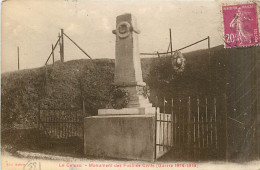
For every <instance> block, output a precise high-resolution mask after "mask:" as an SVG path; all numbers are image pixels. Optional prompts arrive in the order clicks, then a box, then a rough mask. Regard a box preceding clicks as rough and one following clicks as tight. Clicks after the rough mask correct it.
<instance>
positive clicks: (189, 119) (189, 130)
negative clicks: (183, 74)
mask: <svg viewBox="0 0 260 170" xmlns="http://www.w3.org/2000/svg"><path fill="white" fill-rule="evenodd" d="M187 132H188V139H187V140H188V141H187V145H188V147H187V148H188V152H190V149H191V103H190V96H189V100H188V126H187ZM188 155H190V154H189V153H188Z"/></svg>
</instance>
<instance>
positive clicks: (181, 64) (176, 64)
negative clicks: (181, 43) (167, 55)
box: [172, 51, 186, 73]
mask: <svg viewBox="0 0 260 170" xmlns="http://www.w3.org/2000/svg"><path fill="white" fill-rule="evenodd" d="M185 61H186V59H185V58H184V56H183V54H182V53H181V52H180V51H176V52H175V53H174V56H173V60H172V65H173V69H174V70H175V71H176V72H177V73H180V72H183V71H184V68H185Z"/></svg>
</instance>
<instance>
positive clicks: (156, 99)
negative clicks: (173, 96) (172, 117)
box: [154, 96, 158, 161]
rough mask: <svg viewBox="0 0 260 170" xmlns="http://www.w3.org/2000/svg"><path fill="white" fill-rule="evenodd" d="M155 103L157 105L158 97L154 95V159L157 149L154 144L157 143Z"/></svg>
mask: <svg viewBox="0 0 260 170" xmlns="http://www.w3.org/2000/svg"><path fill="white" fill-rule="evenodd" d="M157 105H158V97H157V96H156V98H155V118H154V119H155V120H154V122H155V124H154V161H155V160H156V156H157V155H156V154H157V153H156V149H157V146H156V144H157V141H156V139H157Z"/></svg>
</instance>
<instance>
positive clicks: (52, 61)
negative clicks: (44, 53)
mask: <svg viewBox="0 0 260 170" xmlns="http://www.w3.org/2000/svg"><path fill="white" fill-rule="evenodd" d="M51 49H52V64H54V47H53V44H52V45H51Z"/></svg>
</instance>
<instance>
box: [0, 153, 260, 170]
mask: <svg viewBox="0 0 260 170" xmlns="http://www.w3.org/2000/svg"><path fill="white" fill-rule="evenodd" d="M1 161H2V169H4V170H15V169H22V168H24V169H27V168H28V169H30V167H31V168H32V166H33V167H34V168H35V169H37V168H38V169H41V170H50V169H53V170H56V169H58V170H66V169H70V170H72V169H79V170H80V169H104V170H121V169H129V168H130V169H131V170H132V169H140V170H143V169H158V168H161V169H165V170H167V169H199V170H208V169H229V170H231V169H235V170H245V169H246V170H259V169H260V161H251V162H247V163H230V162H176V161H170V162H162V161H160V160H159V161H156V162H141V161H129V160H107V159H106V160H105V159H90V158H85V157H84V158H79V157H70V156H59V155H53V154H43V153H34V152H24V151H18V152H17V155H16V156H14V155H12V154H10V153H9V152H2V159H1ZM39 167H40V168H39Z"/></svg>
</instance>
